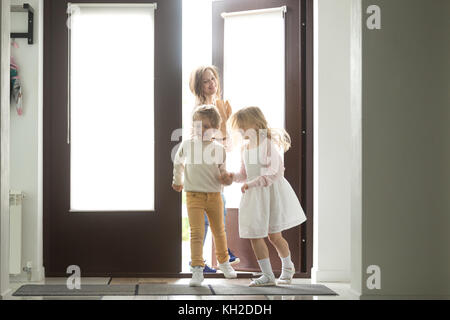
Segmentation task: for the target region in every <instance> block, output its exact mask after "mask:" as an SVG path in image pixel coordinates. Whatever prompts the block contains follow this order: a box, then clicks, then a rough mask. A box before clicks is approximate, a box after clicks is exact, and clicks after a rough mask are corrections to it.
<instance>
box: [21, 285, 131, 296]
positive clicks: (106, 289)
mask: <svg viewBox="0 0 450 320" xmlns="http://www.w3.org/2000/svg"><path fill="white" fill-rule="evenodd" d="M136 287H137V286H135V285H81V289H80V290H77V289H74V290H69V289H68V288H67V286H66V285H49V284H45V285H24V286H21V287H20V288H19V289H18V290H17V291H16V292H14V294H13V296H15V297H35V296H43V297H49V296H52V297H55V296H61V297H88V296H134V295H136V292H137V288H136Z"/></svg>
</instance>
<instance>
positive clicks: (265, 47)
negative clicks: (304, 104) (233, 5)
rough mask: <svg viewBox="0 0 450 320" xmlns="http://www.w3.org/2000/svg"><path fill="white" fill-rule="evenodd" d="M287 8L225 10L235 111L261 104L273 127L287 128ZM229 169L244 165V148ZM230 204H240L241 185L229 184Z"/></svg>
mask: <svg viewBox="0 0 450 320" xmlns="http://www.w3.org/2000/svg"><path fill="white" fill-rule="evenodd" d="M284 9H285V8H274V9H268V10H260V11H246V12H237V13H231V14H224V15H223V16H224V19H225V43H224V46H225V47H224V96H225V98H226V99H229V100H230V102H231V104H232V107H233V112H237V111H239V110H240V109H241V108H243V107H250V106H257V107H259V108H261V110H262V111H263V112H264V114H265V116H266V118H267V120H268V121H269V124H270V126H271V127H274V128H285V92H286V90H285V19H284V12H285V11H284ZM235 150H236V151H234V152H232V153H230V154H229V155H227V159H228V161H227V169H228V170H229V171H231V172H236V171H238V170H239V169H240V164H241V160H240V159H241V157H240V148H237V149H235ZM225 197H226V199H227V206H228V207H230V208H238V207H239V201H240V198H241V190H240V186H236V185H235V186H232V187H227V188H225Z"/></svg>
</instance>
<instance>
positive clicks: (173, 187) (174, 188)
mask: <svg viewBox="0 0 450 320" xmlns="http://www.w3.org/2000/svg"><path fill="white" fill-rule="evenodd" d="M172 189H173V190H175V191H176V192H181V191H183V186H177V185H175V184H173V185H172Z"/></svg>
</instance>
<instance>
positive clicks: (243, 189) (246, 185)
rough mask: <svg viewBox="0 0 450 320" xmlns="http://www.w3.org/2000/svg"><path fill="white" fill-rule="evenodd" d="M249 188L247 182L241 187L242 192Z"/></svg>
mask: <svg viewBox="0 0 450 320" xmlns="http://www.w3.org/2000/svg"><path fill="white" fill-rule="evenodd" d="M248 189H249V187H248V184H244V185H243V186H242V188H241V191H242V193H245V191H247V190H248Z"/></svg>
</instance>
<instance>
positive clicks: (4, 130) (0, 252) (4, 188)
mask: <svg viewBox="0 0 450 320" xmlns="http://www.w3.org/2000/svg"><path fill="white" fill-rule="evenodd" d="M10 21H11V17H10V3H9V1H2V2H1V3H0V24H1V27H0V32H1V34H0V47H1V52H0V60H1V64H0V106H1V110H0V121H1V125H0V128H1V129H0V138H1V144H0V157H1V161H0V169H1V179H0V181H1V184H0V205H1V210H0V243H1V246H0V300H1V299H2V298H3V297H5V296H6V295H8V294H9V292H10V290H11V289H10V288H9V285H10V283H9V251H10V243H9V229H10V222H9V189H10V159H9V158H10V137H11V134H10V114H11V113H10V112H11V111H10V75H9V64H10V61H9V60H10V47H11V44H10V37H9V35H10V29H11V22H10Z"/></svg>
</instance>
